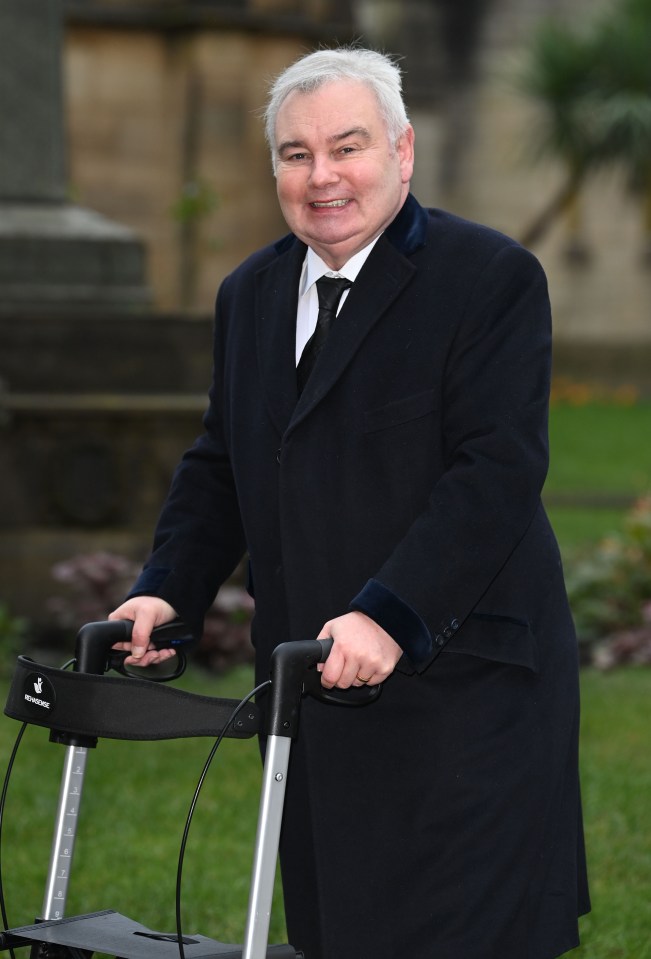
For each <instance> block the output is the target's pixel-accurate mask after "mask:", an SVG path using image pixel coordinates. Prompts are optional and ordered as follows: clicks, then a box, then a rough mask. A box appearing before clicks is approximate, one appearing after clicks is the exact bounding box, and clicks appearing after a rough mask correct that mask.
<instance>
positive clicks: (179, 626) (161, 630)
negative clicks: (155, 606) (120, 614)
mask: <svg viewBox="0 0 651 959" xmlns="http://www.w3.org/2000/svg"><path fill="white" fill-rule="evenodd" d="M132 629H133V622H132V620H130V619H107V620H102V621H100V622H97V623H87V624H86V625H85V626H82V628H81V629H80V630H79V632H78V633H77V641H76V644H75V670H76V672H78V673H95V674H96V675H102V674H103V673H105V672H106V671H107V669H110V668H113V667H114V666H115V661H114V662H112V663H111V662H109V660H110V658H111V657H112V655H113V654H115V653H116V650H113V646H114V645H115V644H116V643H128V642H129V641H130V639H131V631H132ZM191 641H192V636H191V635H190V633H189V631H188V628H187V626H185V624H184V623H182V622H180V621H179V620H174V621H173V622H171V623H165V624H163V625H162V626H157V627H156V628H155V629H153V630H152V634H151V643H152V645H154V646H156V647H157V648H158V649H166V648H170V647H171V648H177V647H180V646H185V645H186V644H187V643H189V642H191ZM127 655H128V654H127V653H125V654H124V656H122V657H121V658H122V659H125V658H126V656H127Z"/></svg>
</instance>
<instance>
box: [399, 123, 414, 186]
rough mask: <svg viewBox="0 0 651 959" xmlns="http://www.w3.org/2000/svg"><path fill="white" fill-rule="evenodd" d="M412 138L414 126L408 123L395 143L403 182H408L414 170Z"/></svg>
mask: <svg viewBox="0 0 651 959" xmlns="http://www.w3.org/2000/svg"><path fill="white" fill-rule="evenodd" d="M414 140H415V134H414V128H413V127H412V126H411V124H409V126H407V128H406V129H405V132H404V133H403V134H401V136H400V137H399V138H398V142H397V143H396V152H397V154H398V157H399V159H400V172H401V174H402V182H403V183H408V182H409V181H410V180H411V177H412V174H413V172H414Z"/></svg>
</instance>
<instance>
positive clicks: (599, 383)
mask: <svg viewBox="0 0 651 959" xmlns="http://www.w3.org/2000/svg"><path fill="white" fill-rule="evenodd" d="M351 41H358V42H360V43H362V44H366V45H370V46H373V47H376V48H379V49H382V50H386V51H387V52H389V53H391V54H394V55H396V56H397V57H399V58H400V59H401V64H402V67H403V69H404V82H405V93H406V100H407V103H408V108H409V111H410V115H411V117H412V120H413V123H414V126H415V129H416V142H417V164H416V173H415V177H414V181H413V191H414V193H415V194H416V196H417V197H418V198H419V200H420V201H421V203H423V204H426V205H431V206H442V207H445V208H447V209H450V210H452V211H454V212H456V213H459V214H461V215H463V216H467V217H469V218H472V219H476V220H479V221H482V222H485V223H488V224H490V225H492V226H494V227H497V228H498V229H500V230H503V231H505V232H506V233H509V234H511V235H512V236H514V237H516V238H517V239H519V240H521V241H522V242H523V243H525V244H526V245H527V246H529V247H530V248H531V249H532V250H533V251H534V252H535V253H536V255H537V256H539V257H540V259H541V260H542V262H543V265H544V266H545V268H546V271H547V273H548V276H549V282H550V290H551V298H552V304H553V310H554V354H555V356H554V360H555V384H554V402H555V404H556V406H557V407H559V408H560V407H565V408H567V409H565V411H564V412H558V413H557V414H554V415H553V416H552V440H553V444H554V445H553V450H552V452H553V463H552V472H551V473H550V480H549V484H548V489H547V491H546V496H547V504H548V506H549V508H550V511H551V512H552V514H553V518H554V522H555V525H556V526H557V529H558V530H559V535H560V537H561V544H562V546H563V548H564V552H565V553H566V555H567V556H568V557H569V551H570V550H571V549H574V548H575V547H576V546H579V545H581V543H583V542H589V543H593V542H594V541H595V540H596V539H598V538H599V537H601V536H602V535H605V534H606V533H608V532H609V531H610V529H611V527H612V528H616V527H617V526H618V525H619V524H620V523H621V521H622V518H623V517H624V516H625V514H626V511H627V510H628V509H629V508H630V507H632V505H633V504H634V502H635V500H636V498H638V497H639V496H642V495H643V494H644V493H645V492H646V491H648V489H649V488H651V464H650V463H649V456H650V454H649V453H648V447H649V445H651V444H649V442H648V440H649V435H650V434H649V432H645V431H646V430H648V426H649V421H648V418H647V417H648V410H649V408H648V403H647V401H648V398H649V394H650V393H651V377H650V376H649V368H650V364H651V310H650V292H651V55H650V51H651V0H604V2H597V0H463V2H460V0H356V2H351V3H344V2H342V0H184V2H180V0H48V2H47V3H43V2H41V0H3V2H2V4H1V6H0V431H1V433H0V471H1V473H0V475H2V487H3V494H2V498H1V499H0V534H1V542H0V602H1V603H2V607H1V608H2V610H3V615H4V621H5V623H6V626H5V630H6V633H7V634H8V635H13V634H14V633H15V623H16V618H18V619H20V620H21V622H22V624H23V625H24V626H26V628H27V629H28V631H29V634H30V635H31V636H32V637H36V638H37V639H38V641H39V643H41V645H45V646H47V645H48V644H50V643H53V642H55V640H56V637H57V635H58V633H60V632H61V631H62V630H63V632H64V633H65V632H66V631H69V630H70V629H71V628H72V626H73V624H77V623H78V622H79V621H80V619H82V620H83V619H84V618H88V617H89V616H90V617H91V618H96V617H97V615H104V614H105V612H106V610H107V609H109V608H111V605H112V603H113V602H114V601H117V599H119V597H120V595H121V593H122V591H123V589H124V588H125V584H127V583H128V582H129V580H130V578H131V577H132V575H133V572H134V569H136V568H137V565H138V564H139V563H140V562H141V561H142V560H143V558H144V557H145V556H146V554H147V551H148V548H149V543H150V536H151V530H152V526H153V523H154V521H155V518H156V515H157V511H158V508H159V506H160V503H161V501H162V499H163V497H164V495H165V491H166V489H167V485H168V482H169V479H170V475H171V472H172V470H173V467H174V465H175V463H176V461H177V458H178V456H179V454H180V452H181V451H182V450H183V449H184V448H185V447H186V445H187V444H189V443H190V442H191V441H192V439H193V438H194V436H195V435H196V434H197V433H198V432H199V430H200V416H201V412H202V409H203V406H204V395H205V390H206V387H207V384H208V379H209V374H210V327H211V313H212V307H213V302H214V297H215V292H216V289H217V287H218V285H219V283H220V281H221V280H222V278H223V277H224V276H225V275H226V274H227V273H228V272H229V271H230V270H231V269H232V268H233V267H234V266H235V265H236V264H238V263H239V262H240V261H241V260H242V259H243V258H244V257H245V256H246V255H247V254H248V253H250V252H251V251H252V250H254V249H256V248H257V247H259V246H260V245H261V244H264V243H266V242H267V241H269V240H272V239H274V238H276V237H278V236H279V235H281V234H282V233H283V232H284V231H285V226H284V223H283V221H282V218H281V216H280V213H279V210H278V206H277V202H276V197H275V188H274V181H273V177H272V175H271V168H270V162H269V157H268V153H267V150H266V147H265V143H264V138H263V129H262V123H261V120H260V111H261V109H262V107H263V105H264V102H265V93H266V89H267V85H268V82H269V80H270V79H271V78H272V77H274V76H275V75H276V74H277V73H278V72H279V71H281V70H282V69H283V68H284V67H285V66H286V65H288V64H289V63H290V62H291V61H293V60H294V59H295V58H296V57H297V56H299V55H300V54H302V53H304V52H307V51H309V50H312V49H314V48H316V47H318V46H319V45H333V44H335V43H345V42H351ZM579 406H581V407H585V409H582V410H581V411H579V412H577V410H576V409H575V408H576V407H579ZM602 407H603V409H602ZM613 408H615V412H614V413H613ZM553 413H554V411H553ZM613 416H614V419H612V418H613ZM609 417H610V418H611V419H609ZM611 420H612V422H611ZM608 423H610V427H609V428H608V429H607V428H606V425H607V424H608ZM613 444H614V445H613ZM622 444H624V445H623V446H622ZM604 470H606V472H605V473H604ZM643 515H644V516H646V513H643ZM574 568H575V564H574V563H573V564H572V569H574ZM576 568H577V569H578V566H576ZM581 570H583V567H581ZM570 572H571V571H570ZM581 576H583V572H581ZM647 579H651V574H649V576H648V577H647ZM645 582H646V581H645ZM237 587H238V584H237V578H236V579H235V581H234V583H233V584H232V588H233V589H235V590H237ZM583 588H584V585H583V579H581V589H583ZM645 589H646V586H644V589H643V590H642V592H644V590H645ZM650 593H651V590H650ZM223 598H224V602H225V603H226V604H227V605H228V606H229V612H228V613H227V615H226V618H227V619H228V617H229V616H231V613H232V608H231V607H233V608H235V609H236V610H237V611H238V612H237V616H238V617H240V619H242V618H243V619H246V617H247V615H248V609H247V607H246V600H245V598H244V597H243V596H242V595H241V593H240V592H231V593H230V594H229V593H228V592H227V593H225V594H223ZM648 598H649V597H647V599H648ZM633 605H634V606H635V608H636V610H637V612H636V614H635V616H636V621H637V624H638V625H639V624H640V623H641V622H642V618H643V617H642V613H641V612H640V610H641V609H642V608H643V606H642V605H640V602H639V601H638V597H637V594H636V598H635V601H634V603H633ZM222 612H223V611H222ZM616 613H619V606H618V607H617V609H616ZM219 615H220V617H221V618H223V616H222V614H221V613H220V614H219ZM613 615H614V614H613ZM240 619H238V629H239V622H240ZM220 622H221V619H220ZM220 629H221V627H220ZM599 630H601V632H603V628H602V627H599V629H598V630H597V631H599ZM593 632H594V630H593ZM241 641H242V637H241V636H240V637H239V638H238V644H239V643H240V642H241ZM243 642H244V644H245V645H246V639H245V638H244V640H243ZM247 655H248V652H247Z"/></svg>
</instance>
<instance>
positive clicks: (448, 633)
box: [443, 626, 452, 639]
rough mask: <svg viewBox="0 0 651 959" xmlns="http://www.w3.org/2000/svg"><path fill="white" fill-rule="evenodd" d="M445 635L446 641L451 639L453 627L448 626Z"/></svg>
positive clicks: (444, 631)
mask: <svg viewBox="0 0 651 959" xmlns="http://www.w3.org/2000/svg"><path fill="white" fill-rule="evenodd" d="M443 635H444V636H445V638H446V639H449V638H450V637H451V636H452V627H451V626H446V627H445V629H444V630H443Z"/></svg>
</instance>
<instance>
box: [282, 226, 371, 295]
mask: <svg viewBox="0 0 651 959" xmlns="http://www.w3.org/2000/svg"><path fill="white" fill-rule="evenodd" d="M378 239H379V237H377V236H376V237H375V239H374V240H371V242H370V243H368V244H367V245H366V246H365V247H364V248H363V249H362V250H359V252H357V253H355V255H354V256H351V258H350V259H349V260H348V261H347V262H346V263H344V265H343V266H342V268H341V269H340V270H331V269H330V267H329V266H328V265H327V264H326V263H324V261H323V260H322V259H321V257H320V256H319V255H318V253H315V252H314V250H313V249H312V247H308V248H307V254H306V256H305V260H304V261H303V271H302V273H301V282H300V285H299V295H300V296H303V294H304V293H307V291H308V290H309V289H310V287H311V286H312V285H313V284H314V283H316V281H317V280H320V279H321V277H322V276H343V277H345V278H346V279H347V280H350V282H351V283H354V282H355V280H356V279H357V274H358V273H359V271H360V270H361V269H362V267H363V266H364V264H365V263H366V259H367V257H368V255H369V253H370V252H371V250H372V249H373V247H374V246H375V244H376V243H377V241H378Z"/></svg>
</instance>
